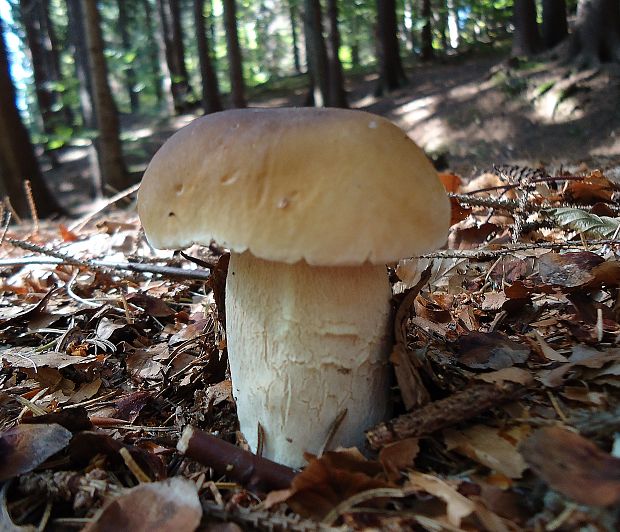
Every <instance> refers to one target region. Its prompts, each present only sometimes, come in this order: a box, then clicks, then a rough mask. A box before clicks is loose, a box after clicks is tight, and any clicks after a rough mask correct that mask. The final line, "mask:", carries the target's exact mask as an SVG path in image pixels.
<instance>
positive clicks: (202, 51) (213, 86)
mask: <svg viewBox="0 0 620 532" xmlns="http://www.w3.org/2000/svg"><path fill="white" fill-rule="evenodd" d="M204 7H205V0H194V27H195V28H196V45H197V47H198V59H199V61H200V75H201V76H202V106H203V108H204V112H205V114H208V113H215V112H216V111H221V110H222V102H221V100H220V89H219V87H218V83H217V75H216V74H215V70H214V68H213V64H212V62H211V51H210V44H209V40H208V38H207V33H206V26H205V17H204Z"/></svg>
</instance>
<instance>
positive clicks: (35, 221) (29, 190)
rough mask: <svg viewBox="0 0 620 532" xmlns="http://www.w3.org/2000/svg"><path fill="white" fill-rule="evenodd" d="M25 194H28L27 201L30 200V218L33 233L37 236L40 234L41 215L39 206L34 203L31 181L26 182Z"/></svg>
mask: <svg viewBox="0 0 620 532" xmlns="http://www.w3.org/2000/svg"><path fill="white" fill-rule="evenodd" d="M24 192H25V193H26V199H27V200H28V209H30V216H32V226H33V228H32V232H33V234H35V235H36V234H37V233H38V232H39V215H38V213H37V205H36V204H35V202H34V196H33V195H32V185H31V184H30V179H25V180H24Z"/></svg>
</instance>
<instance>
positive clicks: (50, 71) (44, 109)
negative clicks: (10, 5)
mask: <svg viewBox="0 0 620 532" xmlns="http://www.w3.org/2000/svg"><path fill="white" fill-rule="evenodd" d="M19 7H20V14H21V19H22V23H23V25H24V32H25V34H26V42H27V44H28V48H29V50H30V62H31V66H32V75H33V78H34V89H35V94H36V97H37V104H38V106H39V113H40V115H41V124H42V126H43V131H44V132H45V133H46V134H48V135H50V134H53V133H54V131H55V129H56V127H57V126H59V125H60V124H61V123H62V122H63V117H62V116H61V115H60V114H59V113H58V112H57V109H60V108H61V107H62V98H61V95H60V93H58V92H57V91H56V90H54V89H53V88H52V87H53V84H54V82H58V81H60V79H59V78H58V74H59V69H58V70H56V69H55V68H54V58H53V57H52V51H51V44H50V43H51V41H50V37H49V33H48V32H47V31H46V29H47V28H46V21H45V13H44V11H43V10H42V9H41V6H40V0H20V2H19ZM54 70H56V72H54Z"/></svg>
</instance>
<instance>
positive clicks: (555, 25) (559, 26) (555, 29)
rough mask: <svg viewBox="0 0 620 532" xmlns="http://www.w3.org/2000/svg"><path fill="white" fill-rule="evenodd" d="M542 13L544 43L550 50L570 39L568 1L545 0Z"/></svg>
mask: <svg viewBox="0 0 620 532" xmlns="http://www.w3.org/2000/svg"><path fill="white" fill-rule="evenodd" d="M542 13H543V16H542V27H541V30H542V42H543V46H544V47H545V49H547V50H548V49H550V48H553V47H554V46H556V45H558V44H560V43H561V42H562V41H563V40H564V39H566V37H568V23H567V21H566V0H543V2H542Z"/></svg>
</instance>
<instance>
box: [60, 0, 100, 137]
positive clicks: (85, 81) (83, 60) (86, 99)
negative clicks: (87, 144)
mask: <svg viewBox="0 0 620 532" xmlns="http://www.w3.org/2000/svg"><path fill="white" fill-rule="evenodd" d="M67 15H68V18H69V31H68V34H69V39H70V40H71V44H72V48H73V57H74V64H75V76H76V78H77V80H78V82H79V89H78V95H79V98H80V110H81V112H82V124H83V126H84V127H85V128H88V129H95V128H96V123H95V113H94V109H93V99H92V82H91V79H90V69H89V67H88V50H87V47H86V37H85V35H84V22H83V21H84V13H83V12H82V2H81V0H67Z"/></svg>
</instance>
